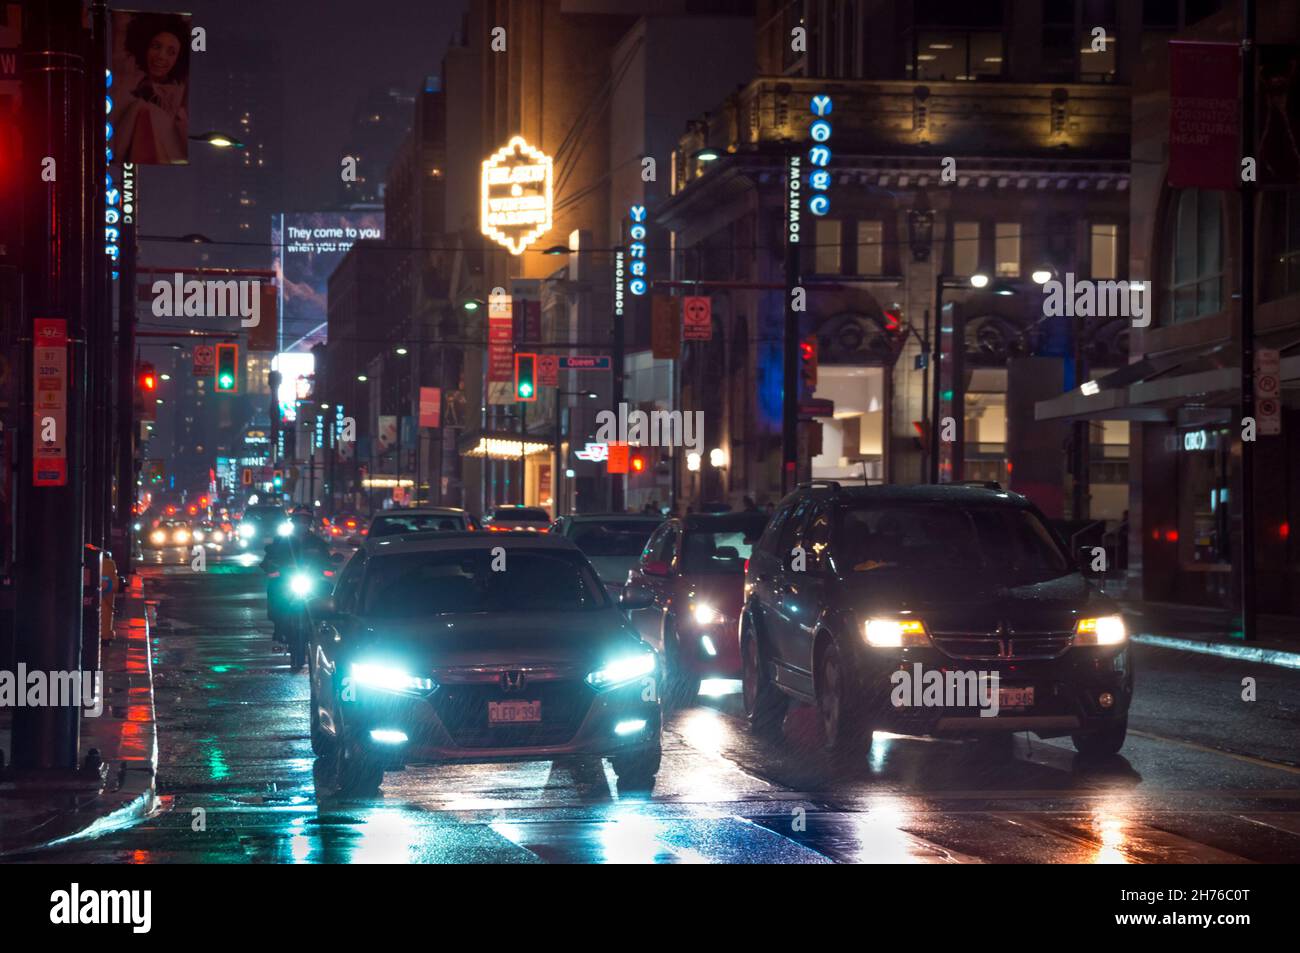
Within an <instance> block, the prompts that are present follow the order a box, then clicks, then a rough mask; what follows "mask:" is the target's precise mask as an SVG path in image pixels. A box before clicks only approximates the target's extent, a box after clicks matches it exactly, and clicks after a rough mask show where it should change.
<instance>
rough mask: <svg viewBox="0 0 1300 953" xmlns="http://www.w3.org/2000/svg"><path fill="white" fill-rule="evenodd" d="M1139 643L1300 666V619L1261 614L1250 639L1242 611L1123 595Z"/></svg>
mask: <svg viewBox="0 0 1300 953" xmlns="http://www.w3.org/2000/svg"><path fill="white" fill-rule="evenodd" d="M1120 604H1121V605H1122V606H1123V609H1124V614H1125V617H1126V618H1127V620H1128V624H1129V633H1130V635H1131V637H1132V639H1133V641H1134V642H1137V643H1139V644H1143V645H1152V646H1155V647H1157V648H1168V649H1178V650H1182V651H1187V652H1196V653H1199V654H1202V655H1216V656H1219V657H1221V658H1231V659H1239V660H1241V661H1246V662H1260V663H1263V664H1268V665H1279V666H1282V667H1284V668H1296V669H1300V618H1297V617H1295V616H1283V615H1263V614H1261V615H1260V616H1259V619H1258V623H1257V638H1256V639H1255V641H1253V642H1246V641H1244V640H1243V639H1242V635H1241V618H1240V615H1239V613H1236V612H1232V611H1229V610H1226V609H1218V608H1212V607H1208V606H1191V605H1185V604H1182V603H1171V602H1144V601H1141V600H1121V603H1120Z"/></svg>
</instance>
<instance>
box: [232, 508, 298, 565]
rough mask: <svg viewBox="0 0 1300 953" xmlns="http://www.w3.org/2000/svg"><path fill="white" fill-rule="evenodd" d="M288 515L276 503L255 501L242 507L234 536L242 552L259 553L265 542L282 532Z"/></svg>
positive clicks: (264, 546)
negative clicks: (242, 513)
mask: <svg viewBox="0 0 1300 953" xmlns="http://www.w3.org/2000/svg"><path fill="white" fill-rule="evenodd" d="M287 520H288V515H287V514H286V513H285V510H284V507H283V506H281V505H280V504H278V503H256V504H254V505H252V506H247V507H245V508H244V515H243V518H242V519H240V521H239V528H238V529H237V530H236V536H237V537H238V539H239V548H240V550H242V551H244V552H250V553H261V552H262V551H263V550H264V549H265V548H266V544H267V543H269V542H271V540H273V539H275V537H276V536H277V535H278V534H280V533H282V532H284V527H285V524H286V522H287Z"/></svg>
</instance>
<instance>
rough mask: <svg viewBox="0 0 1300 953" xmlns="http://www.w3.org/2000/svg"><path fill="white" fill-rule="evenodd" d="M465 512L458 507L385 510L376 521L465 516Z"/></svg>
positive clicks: (415, 507) (375, 517) (417, 507)
mask: <svg viewBox="0 0 1300 953" xmlns="http://www.w3.org/2000/svg"><path fill="white" fill-rule="evenodd" d="M465 515H466V512H465V510H462V509H461V508H460V507H458V506H412V507H402V508H400V509H392V510H384V511H383V512H382V513H376V514H375V515H374V519H380V518H381V517H384V516H465Z"/></svg>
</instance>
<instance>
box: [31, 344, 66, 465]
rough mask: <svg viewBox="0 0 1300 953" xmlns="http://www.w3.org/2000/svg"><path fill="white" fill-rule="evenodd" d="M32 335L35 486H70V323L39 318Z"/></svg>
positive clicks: (33, 463) (33, 462)
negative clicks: (68, 426)
mask: <svg viewBox="0 0 1300 953" xmlns="http://www.w3.org/2000/svg"><path fill="white" fill-rule="evenodd" d="M32 336H33V339H34V340H33V341H32V356H33V361H32V369H33V375H32V376H33V395H32V396H33V401H32V411H33V413H34V415H35V418H36V419H35V420H34V421H33V431H32V486H67V485H68V437H67V433H66V431H67V424H68V322H67V321H65V320H63V319H62V318H37V319H36V320H35V321H34V322H33V331H32Z"/></svg>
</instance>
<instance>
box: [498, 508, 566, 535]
mask: <svg viewBox="0 0 1300 953" xmlns="http://www.w3.org/2000/svg"><path fill="white" fill-rule="evenodd" d="M483 529H484V530H486V531H487V532H489V533H509V532H513V531H516V530H525V531H527V532H530V533H546V532H549V531H550V529H551V515H550V514H549V513H547V512H546V510H544V509H542V508H541V507H540V506H520V505H518V504H511V505H508V506H494V507H492V508H491V509H490V510H488V511H487V513H485V514H484V516H483Z"/></svg>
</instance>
